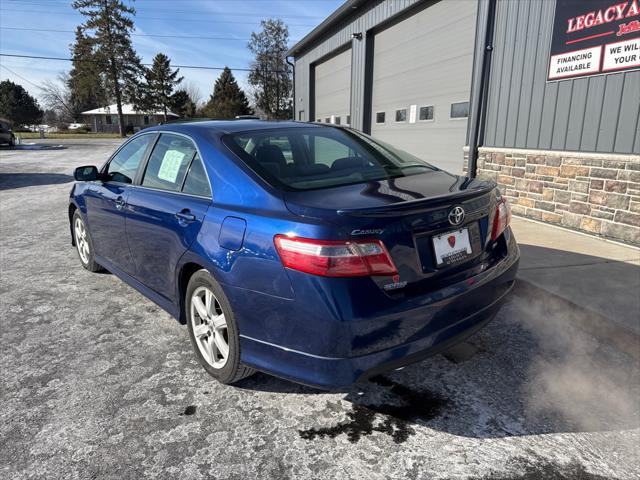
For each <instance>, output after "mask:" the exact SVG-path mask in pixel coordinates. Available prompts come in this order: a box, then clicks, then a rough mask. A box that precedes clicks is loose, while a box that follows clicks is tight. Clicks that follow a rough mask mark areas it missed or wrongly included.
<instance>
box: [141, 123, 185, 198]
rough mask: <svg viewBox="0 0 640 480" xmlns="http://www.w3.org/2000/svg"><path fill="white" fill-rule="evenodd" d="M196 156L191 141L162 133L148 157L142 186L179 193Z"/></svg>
mask: <svg viewBox="0 0 640 480" xmlns="http://www.w3.org/2000/svg"><path fill="white" fill-rule="evenodd" d="M195 154H196V147H195V145H194V144H193V142H192V141H191V140H189V139H188V138H185V137H182V136H180V135H172V134H170V133H163V134H162V135H160V139H159V140H158V143H156V146H155V147H154V148H153V152H152V153H151V156H150V157H149V162H148V163H147V169H146V171H145V172H144V178H143V179H142V186H144V187H151V188H158V189H161V190H169V191H172V192H179V191H181V190H182V183H183V181H184V179H185V176H186V174H187V169H188V168H189V165H190V164H191V160H193V158H194V156H195Z"/></svg>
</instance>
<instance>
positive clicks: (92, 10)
mask: <svg viewBox="0 0 640 480" xmlns="http://www.w3.org/2000/svg"><path fill="white" fill-rule="evenodd" d="M72 6H73V8H74V9H76V10H78V11H79V12H80V13H81V14H82V15H84V16H85V17H86V21H85V23H84V24H83V25H82V26H81V28H82V30H83V31H84V32H88V31H90V32H91V33H92V35H91V36H90V37H89V38H90V39H91V41H92V44H93V47H94V49H93V52H94V61H95V62H96V65H98V66H99V67H100V69H101V71H104V72H105V80H106V82H105V84H106V88H107V92H108V93H109V96H110V97H112V98H113V99H114V100H115V102H116V108H117V111H118V127H119V130H120V135H121V136H125V135H126V130H125V128H126V127H125V124H124V115H123V114H122V104H123V103H124V102H125V101H129V102H133V103H135V102H136V99H137V96H138V94H139V92H138V90H137V85H138V78H139V77H140V74H141V73H142V71H143V70H142V65H141V62H140V58H139V57H138V55H136V53H135V51H134V50H133V46H132V44H131V31H132V30H133V29H134V26H133V20H132V19H131V15H135V9H134V8H133V7H130V6H127V5H125V4H124V3H123V2H122V1H121V0H74V2H73V4H72Z"/></svg>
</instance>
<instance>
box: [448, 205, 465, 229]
mask: <svg viewBox="0 0 640 480" xmlns="http://www.w3.org/2000/svg"><path fill="white" fill-rule="evenodd" d="M463 221H464V208H462V207H461V206H459V205H458V206H457V207H453V208H452V209H451V211H450V212H449V223H450V224H451V225H454V226H457V225H460V224H461V223H462V222H463Z"/></svg>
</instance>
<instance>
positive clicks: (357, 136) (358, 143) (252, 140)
mask: <svg viewBox="0 0 640 480" xmlns="http://www.w3.org/2000/svg"><path fill="white" fill-rule="evenodd" d="M282 138H287V140H288V141H287V144H288V145H290V146H291V161H290V162H286V161H285V160H284V157H285V155H284V152H282V151H281V147H280V145H282V143H283V142H282V140H281V139H282ZM274 139H275V140H276V141H275V142H274V141H273V140H274ZM222 140H223V143H224V144H225V145H226V146H227V147H228V148H229V149H230V150H231V151H233V152H234V153H235V154H236V155H237V156H238V157H240V159H241V160H243V161H244V162H245V163H246V164H247V166H248V167H249V168H251V169H252V170H253V171H254V172H256V173H257V174H258V175H259V176H260V177H262V178H263V179H264V180H265V181H267V182H268V183H269V184H271V185H272V186H273V187H275V188H279V189H282V190H315V189H320V188H328V187H335V186H341V185H351V184H356V183H365V182H373V181H380V180H386V179H391V178H398V177H404V176H409V175H416V174H420V173H425V172H431V171H434V170H437V169H436V168H435V167H432V166H431V165H429V164H428V163H426V162H424V161H422V160H420V159H418V158H416V157H414V156H413V155H410V154H408V153H406V152H402V151H400V150H397V149H395V148H393V147H391V146H389V145H387V144H384V143H382V142H379V141H376V140H373V139H372V138H371V137H369V136H367V135H364V134H362V133H360V132H357V131H355V130H347V129H338V128H325V127H319V128H318V127H314V128H288V129H269V130H257V131H250V132H242V133H237V134H229V135H225V136H224V137H223V139H222ZM265 146H268V147H266V148H265Z"/></svg>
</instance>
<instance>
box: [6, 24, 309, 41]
mask: <svg viewBox="0 0 640 480" xmlns="http://www.w3.org/2000/svg"><path fill="white" fill-rule="evenodd" d="M2 30H19V31H28V32H53V33H75V31H74V30H55V29H49V28H22V27H1V28H0V31H2ZM131 36H134V37H158V38H188V39H194V40H235V41H240V42H248V41H250V39H249V38H230V37H206V36H200V35H160V34H153V33H132V34H131ZM296 41H297V40H291V42H296Z"/></svg>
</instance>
